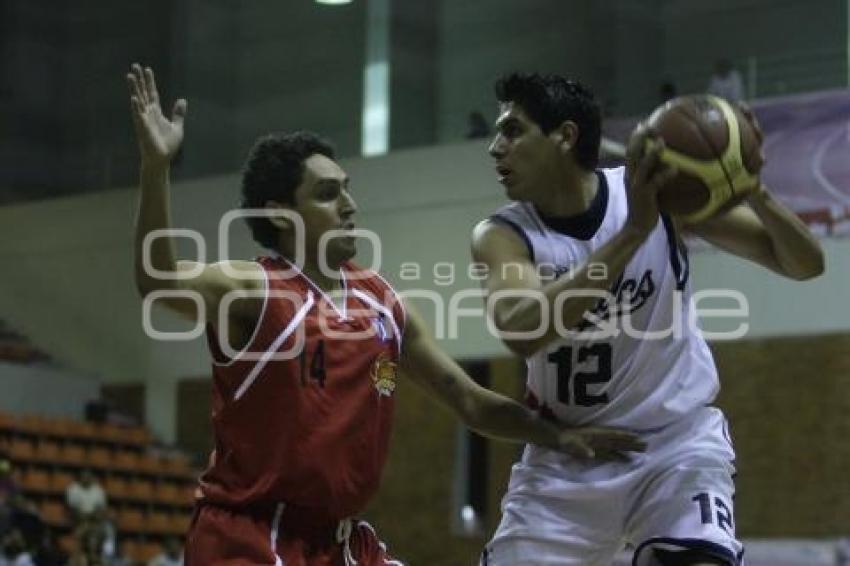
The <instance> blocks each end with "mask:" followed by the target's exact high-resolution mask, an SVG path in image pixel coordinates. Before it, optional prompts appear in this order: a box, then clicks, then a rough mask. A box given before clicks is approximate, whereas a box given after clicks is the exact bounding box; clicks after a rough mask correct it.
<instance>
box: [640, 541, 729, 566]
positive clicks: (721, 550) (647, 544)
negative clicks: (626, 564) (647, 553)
mask: <svg viewBox="0 0 850 566" xmlns="http://www.w3.org/2000/svg"><path fill="white" fill-rule="evenodd" d="M655 544H668V545H672V546H678V547H680V548H681V549H682V550H697V551H699V552H703V553H705V555H706V556H710V557H711V558H719V559H721V560H725V561H726V562H727V564H728V565H729V566H740V564H741V557H742V556H743V555H744V552H743V550H742V551H741V552H740V553H738V555H737V556H735V553H734V552H732V551H731V550H729V549H728V548H726V547H725V546H722V545H720V544H717V543H716V542H710V541H707V540H703V539H698V538H669V537H656V538H651V539H648V540H645V541H644V542H642V543H641V544H640V546H638V547H637V548H636V549H635V553H634V555H633V556H632V566H638V558H640V553H641V552H642V551H644V550H648V549H651V547H652V545H655Z"/></svg>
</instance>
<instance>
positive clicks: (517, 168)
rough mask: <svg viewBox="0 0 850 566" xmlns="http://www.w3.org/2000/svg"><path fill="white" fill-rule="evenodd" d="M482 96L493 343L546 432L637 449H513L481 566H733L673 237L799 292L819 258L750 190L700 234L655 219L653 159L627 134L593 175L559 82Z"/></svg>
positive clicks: (728, 492)
mask: <svg viewBox="0 0 850 566" xmlns="http://www.w3.org/2000/svg"><path fill="white" fill-rule="evenodd" d="M496 94H497V98H498V100H499V102H500V111H499V117H498V120H497V122H496V130H497V131H496V135H495V138H494V139H493V142H492V144H491V146H490V154H491V155H492V157H493V158H494V159H495V162H496V163H495V166H496V170H497V172H498V175H499V182H500V183H501V184H502V185H504V187H505V188H506V190H507V194H508V197H509V198H510V199H511V200H512V201H514V202H513V203H512V204H509V205H507V206H505V207H504V208H502V209H500V210H498V211H497V212H496V213H495V214H493V215H492V216H491V217H490V218H488V219H486V220H484V221H482V222H481V223H480V224H479V225H478V226H477V227H476V228H475V230H474V233H473V240H472V249H473V255H474V257H475V260H476V261H478V262H483V263H485V264H486V265H487V266H488V278H487V280H486V283H485V285H486V290H487V292H488V298H487V300H488V302H490V303H491V304H489V305H488V306H489V307H491V308H492V309H493V310H492V311H491V312H493V315H494V322H495V324H496V327H497V328H498V329H499V330H500V331H501V332H502V334H503V339H504V341H505V343H506V344H507V346H508V347H509V348H510V349H511V350H513V351H514V352H516V353H518V354H521V355H523V356H524V357H525V358H526V360H527V366H528V379H527V400H528V403H529V404H530V406H532V407H535V408H537V410H538V411H539V412H540V413H541V414H542V415H544V416H546V417H549V418H551V419H555V420H557V421H560V422H561V423H565V424H569V425H574V426H589V425H593V426H611V427H622V428H625V429H628V430H632V431H635V432H638V433H639V434H640V435H641V437H642V439H643V440H644V441H645V442H646V444H647V450H646V452H645V453H642V454H634V455H632V456H631V457H629V458H623V457H622V456H621V455H620V456H619V457H617V455H609V454H605V453H604V451H597V453H596V456H595V458H592V459H581V458H576V457H571V456H566V455H563V454H557V453H555V452H553V451H551V450H547V449H545V448H541V447H538V446H531V445H529V446H527V447H526V449H525V452H524V454H523V457H522V459H521V461H520V462H519V463H517V464H516V465H515V466H514V468H513V470H512V474H511V480H510V484H509V487H508V491H507V494H506V495H505V497H504V500H503V503H502V520H501V523H500V525H499V527H498V529H497V530H496V533H495V535H494V537H493V539H492V540H491V541H490V543H488V544H487V546H486V548H485V549H484V551H483V553H482V558H481V563H482V564H487V565H488V566H521V565H534V566H550V565H551V566H554V565H558V566H567V565H576V566H597V565H598V566H608V565H610V564H611V562H612V559H613V557H614V555H615V554H616V553H617V552H618V551H619V550H620V549H621V548H623V545H624V544H629V545H631V546H633V547H634V548H635V553H634V562H633V563H634V564H636V565H661V566H668V565H675V566H679V565H687V566H695V565H717V564H721V565H727V566H732V565H738V564H741V556H742V553H743V549H742V545H741V543H740V542H739V541H738V540H737V539H736V536H735V522H734V515H733V496H734V484H733V477H734V473H735V468H734V457H735V453H734V450H733V448H732V445H731V441H730V438H729V435H728V431H727V428H726V420H725V418H724V416H723V414H722V413H721V412H720V411H719V410H718V409H716V408H714V407H712V406H711V403H712V401H713V400H714V398H715V396H716V394H717V391H718V378H717V372H716V369H715V365H714V362H713V360H712V357H711V353H710V352H709V349H708V347H707V345H706V343H705V340H704V339H703V337H702V336H701V334H700V333H699V331H698V330H694V329H692V327H693V325H689V324H688V323H687V321H688V320H689V319H688V316H689V315H690V314H691V311H692V309H691V308H690V307H689V297H690V290H691V283H690V280H689V277H688V275H689V272H688V259H687V250H686V249H685V247H684V245H683V243H682V240H681V238H680V233H681V231H683V230H686V231H689V232H691V233H693V234H696V235H698V236H700V237H702V238H704V239H706V240H708V241H709V242H711V243H713V244H715V245H716V246H718V247H720V248H722V249H724V250H726V251H728V252H730V253H733V254H735V255H738V256H741V257H743V258H745V259H748V260H751V261H753V262H756V263H759V264H761V265H763V266H765V267H767V268H768V269H771V270H773V271H775V272H777V273H779V274H781V275H785V276H787V277H790V278H793V279H798V280H803V279H809V278H812V277H815V276H817V275H819V274H820V273H821V272H822V271H823V254H822V251H821V249H820V247H819V245H818V243H817V242H816V240H815V239H814V238H813V237H812V236H811V234H810V233H809V232H808V230H807V229H806V227H805V226H804V225H803V224H802V223H801V222H800V221H799V220H798V219H797V218H796V217H795V216H794V215H793V214H792V213H791V212H790V211H788V210H787V209H785V208H784V207H783V206H782V205H780V204H779V203H778V202H776V201H775V200H773V199H772V198H771V196H770V195H769V193H768V192H766V190H765V189H764V187H763V186H761V185H757V186H755V187H753V188H752V190H751V191H750V192H749V193H748V195H747V197H746V201H745V202H744V203H742V204H740V205H738V206H736V207H735V208H733V209H732V210H731V211H729V212H727V213H725V214H724V215H722V216H719V217H715V218H712V219H710V220H706V221H704V222H701V223H699V224H695V225H684V223H683V222H681V221H678V220H676V219H671V218H668V217H666V216H664V215H661V214H659V210H658V206H657V196H656V195H657V192H658V190H659V188H660V187H662V186H663V185H664V184H665V183H666V182H668V181H669V180H670V179H671V178H672V175H673V174H674V171H672V170H671V169H669V168H667V167H666V166H664V165H663V164H661V163H660V161H659V159H658V155H659V150H660V148H661V147H662V146H663V144H662V142H661V141H660V140H657V139H656V138H654V137H653V136H652V135H651V134H649V133H647V132H646V131H645V130H640V131H638V132H636V134H635V136H633V140H632V144H630V155H629V160H628V161H629V164H628V167H627V168H623V167H620V168H614V169H597V159H598V152H599V140H600V111H599V107H598V105H597V103H596V102H595V101H594V99H593V95H592V94H591V93H590V92H589V91H588V90H587V89H585V88H584V87H583V86H581V85H580V84H578V83H576V82H573V81H568V80H566V79H564V78H561V77H557V76H540V75H521V74H514V75H509V76H506V77H504V78H502V79H500V80H499V81H498V82H497V84H496ZM647 141H648V146H649V147H650V149H649V150H647V151H639V150H638V149H637V148H642V147H645V146H646V145H647V143H646V142H647ZM577 292H584V294H585V296H576V293H577ZM606 293H607V294H606ZM588 295H589V296H588ZM594 321H595V322H594ZM677 321H679V322H678V323H677ZM674 325H677V326H678V328H679V329H678V331H677V332H665V330H666V329H671V328H672V326H674ZM612 326H613V328H614V330H612ZM627 327H628V328H627ZM535 330H537V332H535Z"/></svg>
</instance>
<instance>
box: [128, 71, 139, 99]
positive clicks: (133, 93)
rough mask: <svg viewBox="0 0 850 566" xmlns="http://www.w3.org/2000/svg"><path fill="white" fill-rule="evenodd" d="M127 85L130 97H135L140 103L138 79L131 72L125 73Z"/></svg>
mask: <svg viewBox="0 0 850 566" xmlns="http://www.w3.org/2000/svg"><path fill="white" fill-rule="evenodd" d="M127 87H128V88H129V89H130V97H131V98H132V97H135V98H136V102H138V103H139V104H142V93H141V91H140V89H139V81H138V80H137V79H136V75H135V74H133V73H127Z"/></svg>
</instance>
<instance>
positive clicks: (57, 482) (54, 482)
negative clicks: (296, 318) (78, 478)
mask: <svg viewBox="0 0 850 566" xmlns="http://www.w3.org/2000/svg"><path fill="white" fill-rule="evenodd" d="M73 481H74V476H72V475H71V474H69V473H68V472H63V471H61V470H57V471H55V472H53V473H52V474H50V491H52V492H53V493H64V492H65V490H66V489H67V488H68V486H69V485H71V482H73Z"/></svg>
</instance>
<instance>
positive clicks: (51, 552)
mask: <svg viewBox="0 0 850 566" xmlns="http://www.w3.org/2000/svg"><path fill="white" fill-rule="evenodd" d="M33 561H34V562H35V563H36V564H37V566H64V564H66V563H67V562H68V556H67V555H66V554H65V552H63V551H62V549H61V548H59V545H58V544H57V542H56V537H55V536H54V534H53V533H52V532H51V530H50V529H45V530H44V537H43V538H42V540H41V544H40V545H39V547H38V548H37V549H36V550H35V553H34V558H33ZM121 566H130V565H129V564H127V565H121Z"/></svg>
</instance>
